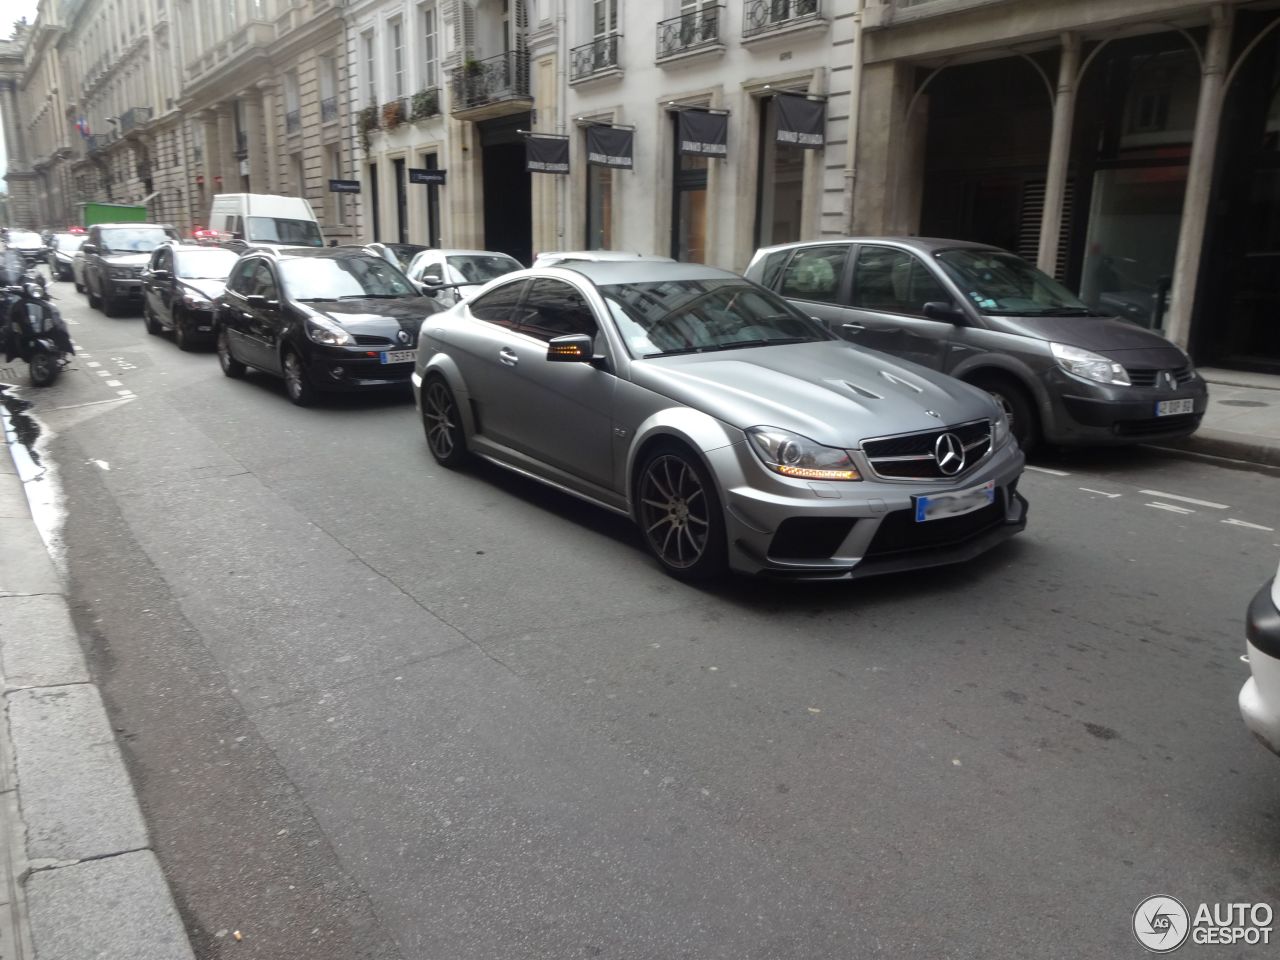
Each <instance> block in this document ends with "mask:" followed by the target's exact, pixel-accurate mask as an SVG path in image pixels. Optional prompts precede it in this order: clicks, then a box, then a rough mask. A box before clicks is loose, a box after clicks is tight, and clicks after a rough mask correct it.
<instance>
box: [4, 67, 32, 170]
mask: <svg viewBox="0 0 1280 960" xmlns="http://www.w3.org/2000/svg"><path fill="white" fill-rule="evenodd" d="M0 90H3V92H4V108H3V109H4V144H5V150H6V151H7V155H8V157H9V163H10V164H11V165H12V166H13V167H14V168H15V169H17V170H25V169H26V165H27V164H26V138H25V137H24V136H23V135H22V127H21V125H20V123H19V120H18V118H19V117H20V116H21V115H22V114H21V113H20V112H19V111H18V96H17V83H16V82H15V81H13V80H9V79H6V80H0ZM3 173H4V171H0V175H2V174H3Z"/></svg>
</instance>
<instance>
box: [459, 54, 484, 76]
mask: <svg viewBox="0 0 1280 960" xmlns="http://www.w3.org/2000/svg"><path fill="white" fill-rule="evenodd" d="M462 69H463V70H464V71H466V74H467V76H468V77H474V76H477V75H479V74H480V73H482V72H484V67H483V66H482V65H481V63H480V61H479V60H476V59H474V58H471V59H468V60H467V61H466V63H464V64H463V65H462Z"/></svg>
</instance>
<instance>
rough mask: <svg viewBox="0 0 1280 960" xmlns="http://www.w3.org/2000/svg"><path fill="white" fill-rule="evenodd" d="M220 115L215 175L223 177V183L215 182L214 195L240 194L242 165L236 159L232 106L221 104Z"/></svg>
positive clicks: (219, 105)
mask: <svg viewBox="0 0 1280 960" xmlns="http://www.w3.org/2000/svg"><path fill="white" fill-rule="evenodd" d="M216 110H217V115H218V144H219V147H220V149H219V151H218V158H217V160H216V161H215V168H214V171H213V172H214V175H215V176H221V177H222V183H221V184H219V183H218V181H217V180H215V181H214V182H213V192H214V193H239V192H240V165H239V161H237V160H236V159H235V157H234V154H235V150H236V125H235V122H234V120H233V119H232V117H231V104H229V103H220V104H218V106H217V108H216Z"/></svg>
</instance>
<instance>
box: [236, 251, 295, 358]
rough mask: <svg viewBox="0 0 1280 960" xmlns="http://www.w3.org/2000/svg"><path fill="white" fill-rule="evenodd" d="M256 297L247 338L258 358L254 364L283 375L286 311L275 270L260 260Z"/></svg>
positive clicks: (256, 269) (251, 305) (255, 280)
mask: <svg viewBox="0 0 1280 960" xmlns="http://www.w3.org/2000/svg"><path fill="white" fill-rule="evenodd" d="M253 295H254V300H252V301H250V302H249V314H250V320H249V325H248V328H247V330H246V332H245V338H246V340H247V341H248V342H249V343H250V344H251V347H250V348H251V349H252V350H253V351H254V355H255V356H256V357H257V359H256V360H254V361H253V362H254V363H255V364H257V365H258V366H260V367H261V368H262V369H263V370H270V371H272V372H273V373H279V372H281V364H280V348H281V346H282V345H283V343H284V337H285V316H286V312H285V308H284V303H283V302H282V301H281V298H280V284H279V281H278V280H277V278H276V274H275V269H274V267H273V266H272V264H271V263H270V262H269V261H268V260H266V259H259V260H258V261H257V263H256V264H255V265H254V268H253Z"/></svg>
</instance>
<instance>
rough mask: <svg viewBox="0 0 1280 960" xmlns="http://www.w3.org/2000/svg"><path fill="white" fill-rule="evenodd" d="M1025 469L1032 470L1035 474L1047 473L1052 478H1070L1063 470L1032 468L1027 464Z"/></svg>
mask: <svg viewBox="0 0 1280 960" xmlns="http://www.w3.org/2000/svg"><path fill="white" fill-rule="evenodd" d="M1026 469H1028V470H1034V471H1035V472H1036V473H1048V474H1052V475H1053V476H1055V477H1069V476H1071V474H1069V473H1067V471H1065V470H1050V469H1049V468H1048V467H1033V466H1031V464H1027V466H1026Z"/></svg>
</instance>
